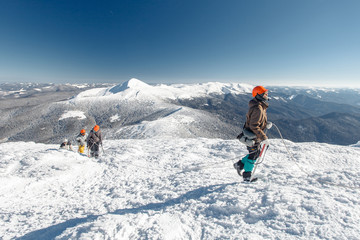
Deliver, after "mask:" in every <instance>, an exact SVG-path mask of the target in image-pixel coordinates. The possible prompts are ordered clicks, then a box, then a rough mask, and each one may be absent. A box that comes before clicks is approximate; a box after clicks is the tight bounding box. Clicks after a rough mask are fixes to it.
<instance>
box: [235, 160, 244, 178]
mask: <svg viewBox="0 0 360 240" xmlns="http://www.w3.org/2000/svg"><path fill="white" fill-rule="evenodd" d="M234 168H235V169H236V171H237V173H238V174H239V175H240V176H242V175H241V171H242V170H243V169H244V164H243V163H242V162H241V160H239V161H238V162H236V163H234Z"/></svg>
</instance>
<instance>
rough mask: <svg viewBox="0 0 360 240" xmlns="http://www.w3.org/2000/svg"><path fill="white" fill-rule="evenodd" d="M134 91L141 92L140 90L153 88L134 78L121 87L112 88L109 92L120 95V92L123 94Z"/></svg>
mask: <svg viewBox="0 0 360 240" xmlns="http://www.w3.org/2000/svg"><path fill="white" fill-rule="evenodd" d="M129 88H130V89H134V90H137V91H140V90H144V89H148V88H151V86H150V85H148V84H146V83H144V82H142V81H140V80H138V79H136V78H132V79H130V80H128V81H126V82H124V83H122V84H119V85H116V86H114V87H112V88H110V89H109V92H111V93H113V94H116V93H119V92H123V91H125V90H127V89H129Z"/></svg>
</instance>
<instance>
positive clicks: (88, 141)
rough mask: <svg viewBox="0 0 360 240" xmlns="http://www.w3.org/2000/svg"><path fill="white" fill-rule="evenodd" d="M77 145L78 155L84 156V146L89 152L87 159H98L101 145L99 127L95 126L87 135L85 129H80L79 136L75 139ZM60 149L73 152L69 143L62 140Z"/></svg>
mask: <svg viewBox="0 0 360 240" xmlns="http://www.w3.org/2000/svg"><path fill="white" fill-rule="evenodd" d="M75 140H76V142H77V143H78V153H81V154H84V152H85V145H86V147H87V149H88V151H89V154H88V155H89V157H95V158H98V157H99V150H100V145H102V135H101V131H100V127H99V125H95V126H94V127H93V128H92V129H91V131H90V133H89V134H88V135H87V134H86V130H85V129H81V130H80V133H79V135H77V136H76V138H75ZM60 148H62V149H67V150H71V151H73V148H72V144H71V141H69V140H68V139H64V141H63V142H62V143H61V144H60Z"/></svg>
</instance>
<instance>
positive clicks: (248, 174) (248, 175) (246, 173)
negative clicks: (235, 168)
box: [243, 172, 251, 182]
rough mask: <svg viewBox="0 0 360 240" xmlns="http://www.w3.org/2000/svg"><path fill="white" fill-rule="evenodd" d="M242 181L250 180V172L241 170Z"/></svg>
mask: <svg viewBox="0 0 360 240" xmlns="http://www.w3.org/2000/svg"><path fill="white" fill-rule="evenodd" d="M243 179H244V182H250V180H251V172H243Z"/></svg>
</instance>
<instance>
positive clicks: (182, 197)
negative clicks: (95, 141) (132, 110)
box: [0, 138, 360, 240]
mask: <svg viewBox="0 0 360 240" xmlns="http://www.w3.org/2000/svg"><path fill="white" fill-rule="evenodd" d="M286 143H287V145H288V146H289V150H290V151H291V152H292V153H293V156H294V159H292V158H290V157H289V155H288V153H287V151H286V148H285V147H284V145H283V143H282V141H281V140H277V139H275V140H272V141H271V146H270V148H269V150H268V152H267V154H266V156H265V160H264V162H263V163H262V164H261V165H259V166H258V168H257V171H256V175H257V176H259V181H257V182H256V183H251V184H246V183H243V182H242V181H241V178H240V177H239V176H238V175H237V173H236V171H235V170H234V168H233V166H232V163H233V162H234V161H235V159H239V158H240V157H242V156H244V155H245V154H246V149H245V147H244V146H242V145H240V143H239V142H238V141H237V140H220V139H205V138H200V139H145V140H134V139H132V140H105V141H104V153H105V154H103V155H102V156H101V157H100V158H99V159H97V160H95V159H89V158H87V157H86V156H81V155H79V154H78V153H75V152H70V151H66V150H59V149H58V145H45V144H36V143H32V142H13V143H11V142H9V143H2V144H0V156H1V161H0V182H1V185H0V238H1V239H14V238H18V239H254V240H255V239H256V240H258V239H344V240H345V239H346V240H348V239H359V236H360V227H359V226H360V198H359V193H360V183H359V180H360V161H359V159H360V148H359V145H358V144H357V145H353V146H348V147H344V146H336V145H328V144H320V143H292V142H288V141H286Z"/></svg>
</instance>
